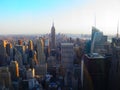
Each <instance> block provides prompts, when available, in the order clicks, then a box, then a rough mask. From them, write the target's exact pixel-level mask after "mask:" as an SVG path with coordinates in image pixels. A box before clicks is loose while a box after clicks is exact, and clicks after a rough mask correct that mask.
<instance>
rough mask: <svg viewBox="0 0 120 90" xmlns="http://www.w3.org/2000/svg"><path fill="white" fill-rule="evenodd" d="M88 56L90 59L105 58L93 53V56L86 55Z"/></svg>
mask: <svg viewBox="0 0 120 90" xmlns="http://www.w3.org/2000/svg"><path fill="white" fill-rule="evenodd" d="M86 56H87V57H88V58H90V59H100V58H104V56H102V55H100V54H98V53H91V54H86Z"/></svg>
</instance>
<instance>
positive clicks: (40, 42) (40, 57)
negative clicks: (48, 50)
mask: <svg viewBox="0 0 120 90" xmlns="http://www.w3.org/2000/svg"><path fill="white" fill-rule="evenodd" d="M37 60H38V63H39V64H43V63H45V54H44V42H43V39H42V38H41V37H40V38H39V39H38V40H37Z"/></svg>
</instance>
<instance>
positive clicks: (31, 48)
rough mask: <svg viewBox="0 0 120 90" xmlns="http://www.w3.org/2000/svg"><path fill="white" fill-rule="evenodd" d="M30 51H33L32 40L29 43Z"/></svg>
mask: <svg viewBox="0 0 120 90" xmlns="http://www.w3.org/2000/svg"><path fill="white" fill-rule="evenodd" d="M28 49H29V50H33V41H32V40H30V41H29V43H28Z"/></svg>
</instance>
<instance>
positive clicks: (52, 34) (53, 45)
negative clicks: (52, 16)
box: [51, 22, 56, 49]
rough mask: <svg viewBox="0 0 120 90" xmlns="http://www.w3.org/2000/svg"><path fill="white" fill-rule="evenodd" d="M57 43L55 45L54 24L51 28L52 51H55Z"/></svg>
mask: <svg viewBox="0 0 120 90" xmlns="http://www.w3.org/2000/svg"><path fill="white" fill-rule="evenodd" d="M55 47H56V43H55V27H54V22H53V24H52V28H51V49H55Z"/></svg>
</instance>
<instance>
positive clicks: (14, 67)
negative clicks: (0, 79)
mask: <svg viewBox="0 0 120 90" xmlns="http://www.w3.org/2000/svg"><path fill="white" fill-rule="evenodd" d="M10 72H11V74H12V75H11V78H12V80H16V79H17V78H18V77H19V67H18V62H17V61H11V63H10Z"/></svg>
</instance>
